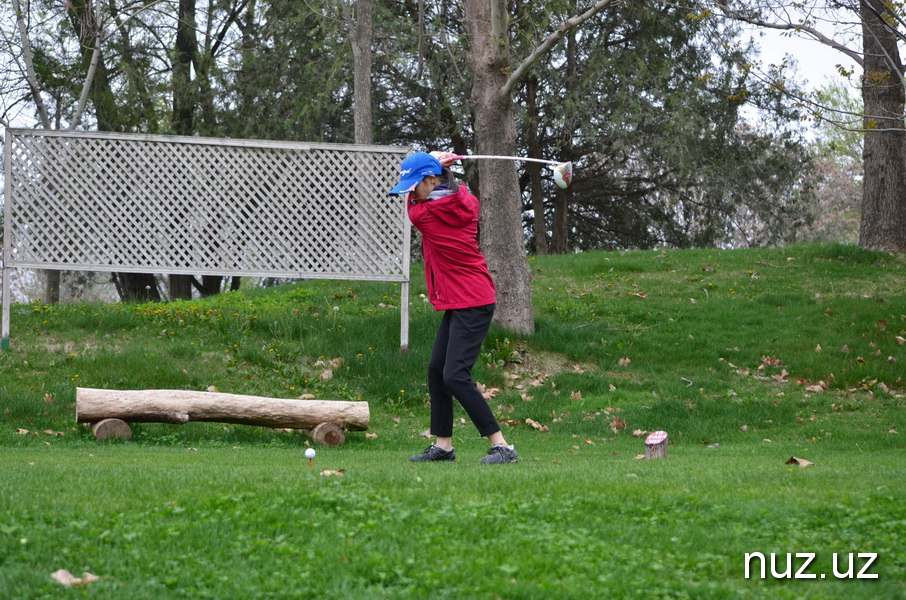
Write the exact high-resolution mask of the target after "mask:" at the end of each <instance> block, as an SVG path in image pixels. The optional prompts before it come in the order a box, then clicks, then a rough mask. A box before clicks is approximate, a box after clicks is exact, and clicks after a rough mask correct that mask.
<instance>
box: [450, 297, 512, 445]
mask: <svg viewBox="0 0 906 600" xmlns="http://www.w3.org/2000/svg"><path fill="white" fill-rule="evenodd" d="M448 312H449V313H450V314H451V322H450V327H449V342H448V344H447V352H446V363H445V366H444V371H443V381H444V384H445V387H446V389H447V390H448V391H449V393H451V394H452V395H453V397H455V398H456V399H457V400H458V401H459V403H460V404H461V405H462V407H463V408H464V409H465V411H466V413H467V414H468V415H469V418H470V419H472V423H473V424H474V425H475V427H476V428H477V429H478V433H479V434H480V435H481V436H482V437H484V436H492V435H493V436H495V437H502V434H501V435H500V436H497V435H496V434H499V433H500V425H499V424H498V423H497V419H495V418H494V413H493V412H492V411H491V408H490V407H489V406H488V402H487V400H485V398H484V396H482V395H481V392H479V391H478V387H477V386H476V385H475V383H474V382H473V381H472V367H473V366H474V365H475V362H476V361H477V360H478V356H479V354H480V353H481V345H482V343H483V342H484V339H485V337H487V335H488V330H489V329H490V327H491V318H492V317H493V316H494V305H493V304H490V305H488V306H479V307H477V308H466V309H459V310H452V311H448Z"/></svg>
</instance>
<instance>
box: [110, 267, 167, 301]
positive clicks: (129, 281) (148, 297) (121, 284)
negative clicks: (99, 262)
mask: <svg viewBox="0 0 906 600" xmlns="http://www.w3.org/2000/svg"><path fill="white" fill-rule="evenodd" d="M113 282H114V284H115V285H116V291H117V294H119V297H120V300H122V301H123V302H147V301H153V302H159V301H160V291H159V290H158V289H157V280H156V279H155V278H154V274H153V273H114V274H113Z"/></svg>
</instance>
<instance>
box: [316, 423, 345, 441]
mask: <svg viewBox="0 0 906 600" xmlns="http://www.w3.org/2000/svg"><path fill="white" fill-rule="evenodd" d="M311 439H312V440H313V441H314V442H315V443H317V444H321V445H323V446H341V445H343V443H344V442H345V441H346V434H345V433H343V428H342V427H340V426H339V425H337V424H336V423H319V424H318V425H316V426H315V428H314V429H312V430H311Z"/></svg>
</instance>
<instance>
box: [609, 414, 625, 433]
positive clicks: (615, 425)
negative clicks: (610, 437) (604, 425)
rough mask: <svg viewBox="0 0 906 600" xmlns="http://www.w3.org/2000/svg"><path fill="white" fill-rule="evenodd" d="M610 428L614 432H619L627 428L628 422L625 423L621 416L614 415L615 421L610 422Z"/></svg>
mask: <svg viewBox="0 0 906 600" xmlns="http://www.w3.org/2000/svg"><path fill="white" fill-rule="evenodd" d="M610 429H611V431H613V432H614V433H617V432H618V431H620V430H621V429H626V423H624V422H623V419H621V418H620V417H614V418H613V421H611V422H610Z"/></svg>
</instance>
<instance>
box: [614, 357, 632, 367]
mask: <svg viewBox="0 0 906 600" xmlns="http://www.w3.org/2000/svg"><path fill="white" fill-rule="evenodd" d="M617 364H619V365H620V366H621V367H628V366H629V365H631V364H632V359H631V358H628V357H627V358H621V359H620V360H618V361H617Z"/></svg>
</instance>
